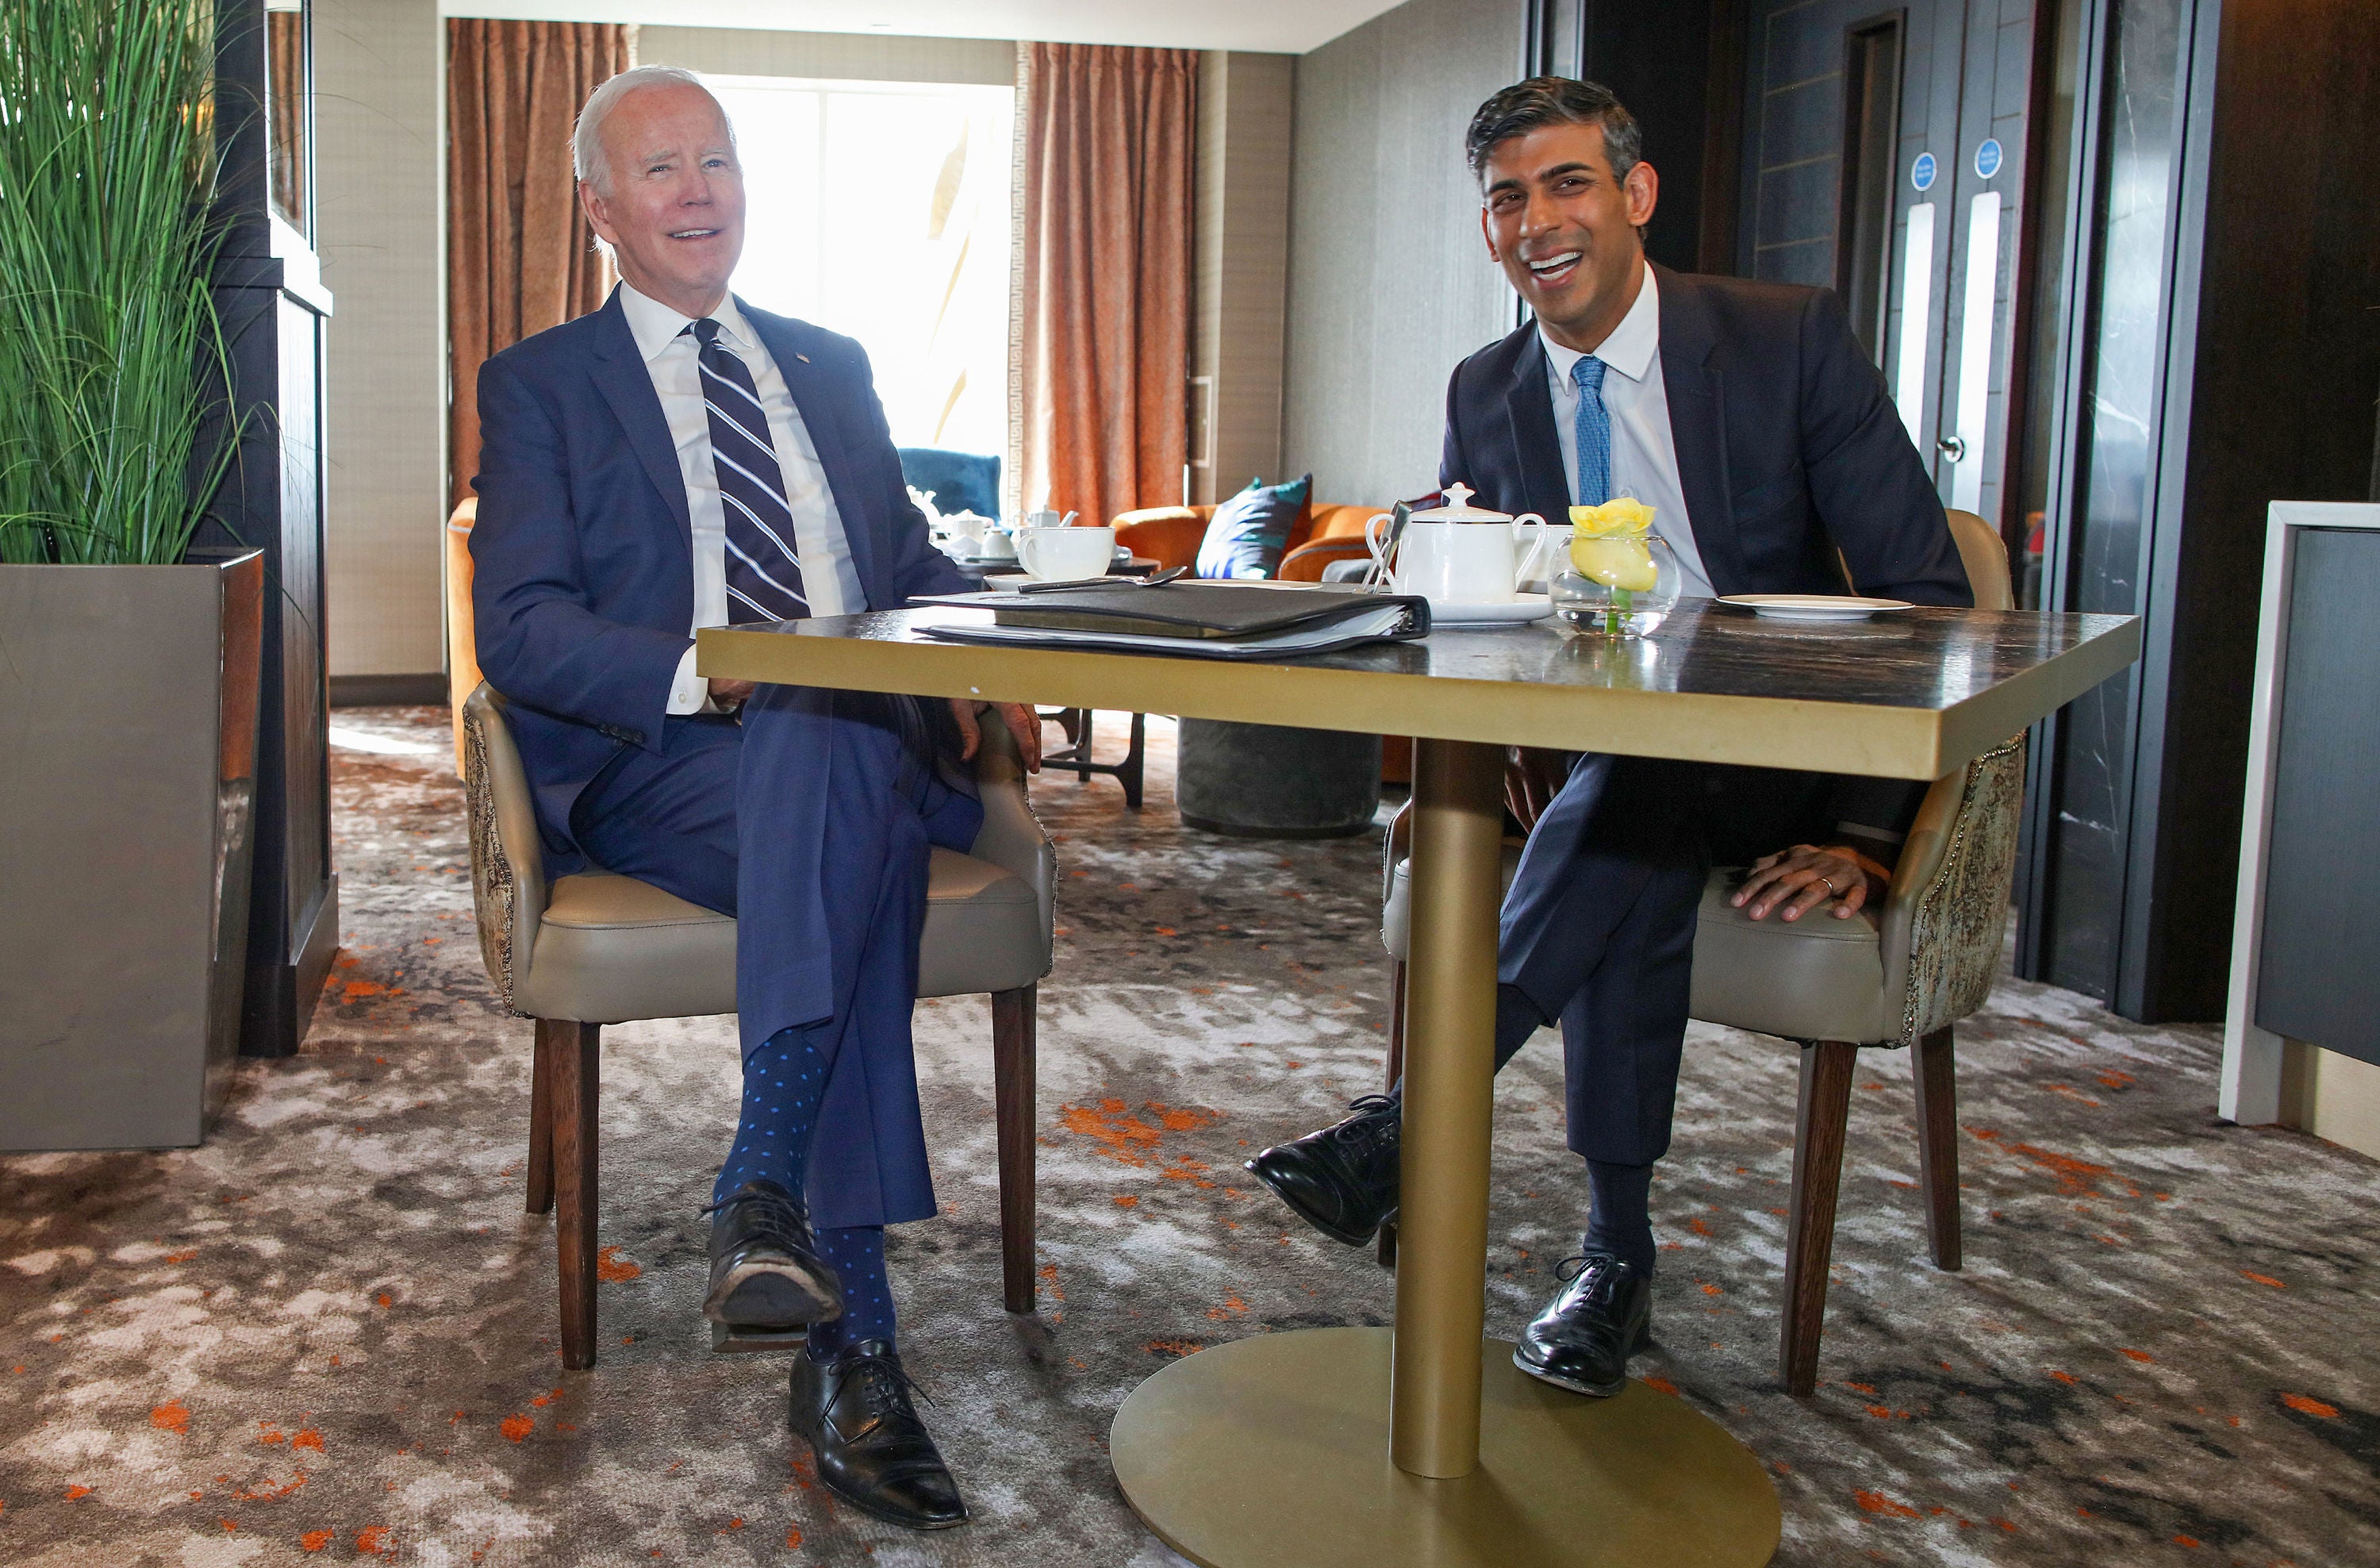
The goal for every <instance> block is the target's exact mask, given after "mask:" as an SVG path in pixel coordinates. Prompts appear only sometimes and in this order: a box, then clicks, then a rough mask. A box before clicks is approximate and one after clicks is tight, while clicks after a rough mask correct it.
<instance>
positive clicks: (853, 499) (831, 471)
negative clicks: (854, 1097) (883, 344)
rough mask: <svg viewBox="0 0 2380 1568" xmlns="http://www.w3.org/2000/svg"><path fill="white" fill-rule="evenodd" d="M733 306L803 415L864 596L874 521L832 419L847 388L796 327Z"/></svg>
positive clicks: (870, 574) (872, 562)
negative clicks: (815, 360) (806, 346)
mask: <svg viewBox="0 0 2380 1568" xmlns="http://www.w3.org/2000/svg"><path fill="white" fill-rule="evenodd" d="M735 307H736V309H737V310H741V311H743V312H744V319H745V321H747V322H749V323H751V327H752V331H753V333H754V334H756V335H757V336H759V339H760V344H761V346H763V347H765V348H766V349H768V351H769V358H770V359H774V360H775V361H776V362H777V373H778V374H779V375H781V376H783V377H784V378H785V390H786V391H787V392H789V393H791V394H792V395H793V398H794V407H795V408H797V409H799V410H800V411H801V416H802V425H803V428H805V429H806V430H807V431H808V432H809V437H810V448H811V450H813V451H815V452H816V453H817V454H818V459H819V467H820V468H823V469H825V470H826V485H827V489H828V490H830V491H832V492H833V494H834V509H835V512H836V514H837V515H838V516H840V517H842V519H843V540H844V548H846V549H848V550H849V551H850V552H851V565H852V570H853V571H855V572H856V573H857V574H858V577H859V582H860V587H861V589H862V590H863V591H868V585H869V584H871V583H873V582H874V581H875V567H876V541H875V527H876V519H875V517H873V516H872V515H871V513H870V512H869V510H868V496H867V494H866V492H864V491H862V490H861V488H860V485H859V480H858V476H857V474H856V472H855V471H854V470H853V468H852V466H851V450H850V448H849V447H847V446H845V445H844V440H843V429H842V426H841V425H840V424H839V423H837V421H836V419H835V412H836V407H837V405H838V404H839V403H840V402H842V401H843V399H844V397H846V396H848V395H849V394H848V389H847V388H838V387H836V386H834V385H833V384H832V383H831V382H830V381H829V379H828V377H827V375H826V373H825V372H824V371H821V370H820V369H819V367H818V366H816V365H814V364H812V363H811V362H810V360H809V359H808V357H807V355H805V354H804V353H803V352H802V349H801V340H800V336H799V334H797V333H795V330H794V325H795V323H793V322H789V321H787V320H786V319H785V318H784V317H783V316H775V315H771V314H770V313H769V312H767V311H765V310H754V309H753V308H752V307H751V306H749V305H747V304H745V303H744V301H743V300H741V299H738V300H736V301H735ZM875 597H876V596H875V594H874V593H873V592H868V599H869V601H870V602H871V603H872V602H874V600H875Z"/></svg>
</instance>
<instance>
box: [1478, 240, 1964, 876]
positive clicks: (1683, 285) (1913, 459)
mask: <svg viewBox="0 0 2380 1568" xmlns="http://www.w3.org/2000/svg"><path fill="white" fill-rule="evenodd" d="M1646 264H1647V265H1648V266H1651V267H1652V268H1653V270H1654V271H1655V272H1656V273H1658V274H1659V278H1660V282H1659V287H1660V304H1661V383H1662V387H1663V390H1664V393H1665V395H1667V397H1668V399H1669V404H1670V436H1671V438H1672V439H1673V440H1674V441H1675V442H1676V444H1677V451H1678V480H1679V488H1680V490H1681V491H1682V492H1683V493H1684V496H1685V500H1686V520H1687V523H1688V524H1689V525H1690V526H1691V527H1692V528H1693V529H1694V548H1695V549H1696V550H1697V551H1698V552H1700V553H1701V555H1702V558H1703V569H1704V570H1705V571H1706V573H1707V574H1708V575H1709V577H1710V581H1711V588H1712V590H1713V591H1715V592H1717V593H1720V594H1730V593H1840V592H1842V591H1843V590H1844V589H1845V587H1846V586H1852V587H1854V588H1855V589H1856V591H1858V592H1861V593H1869V594H1876V595H1878V596H1880V597H1884V598H1890V599H1906V600H1908V601H1910V602H1912V603H1915V604H1946V605H1961V606H1964V605H1972V604H1973V603H1974V602H1975V596H1974V591H1973V589H1971V588H1970V587H1969V586H1968V584H1967V569H1966V567H1965V566H1964V565H1961V562H1960V559H1959V547H1958V544H1957V542H1956V541H1953V540H1952V539H1951V537H1950V526H1949V521H1948V520H1947V519H1946V518H1945V517H1943V515H1942V501H1941V498H1940V496H1938V495H1937V493H1936V492H1935V490H1934V484H1933V481H1932V480H1929V479H1928V478H1927V477H1926V474H1925V465H1924V464H1923V463H1922V462H1921V461H1920V460H1919V458H1918V456H1917V449H1916V448H1915V447H1913V446H1912V445H1911V444H1910V443H1909V432H1908V429H1907V427H1906V426H1904V425H1903V424H1902V423H1901V420H1900V414H1899V413H1898V412H1897V411H1896V410H1895V409H1894V407H1893V406H1892V400H1891V398H1890V397H1889V396H1888V394H1887V392H1886V389H1885V383H1884V375H1883V373H1882V372H1881V371H1878V370H1877V369H1876V365H1875V364H1874V363H1873V362H1872V361H1871V360H1870V359H1868V357H1867V354H1866V352H1865V350H1864V349H1862V348H1861V347H1860V345H1859V340H1858V339H1857V338H1856V337H1854V336H1852V330H1851V322H1850V321H1849V320H1848V319H1847V318H1846V317H1845V316H1844V314H1843V309H1842V305H1841V302H1840V300H1838V299H1837V298H1835V295H1834V293H1833V291H1831V290H1829V289H1823V288H1803V287H1798V286H1791V285H1787V284H1774V283H1754V282H1750V281H1747V280H1744V279H1741V278H1720V277H1700V276H1692V275H1688V274H1685V273H1673V272H1671V271H1670V270H1669V269H1668V268H1667V267H1663V266H1660V265H1658V263H1651V262H1648V263H1646ZM1458 480H1459V481H1461V482H1463V483H1464V484H1467V485H1469V486H1470V487H1471V488H1472V490H1473V491H1475V492H1476V493H1477V495H1478V497H1479V502H1480V504H1483V505H1486V506H1489V507H1492V508H1494V509H1495V510H1497V511H1500V512H1512V513H1521V512H1535V513H1537V514H1538V515H1539V516H1541V517H1547V518H1548V519H1551V520H1553V521H1555V522H1557V523H1559V522H1560V520H1561V519H1562V518H1564V517H1568V516H1569V508H1570V505H1571V497H1570V486H1569V481H1568V480H1567V478H1566V477H1565V476H1564V474H1563V472H1562V460H1561V443H1560V437H1559V436H1558V435H1556V433H1555V432H1554V404H1553V393H1552V391H1551V389H1550V388H1549V387H1548V384H1547V366H1546V350H1545V345H1544V343H1543V342H1542V341H1541V340H1540V339H1539V337H1538V335H1537V327H1536V322H1531V323H1529V324H1528V325H1526V326H1524V327H1523V328H1521V329H1520V330H1519V331H1518V332H1515V333H1513V334H1512V335H1511V336H1509V337H1506V338H1504V339H1502V340H1501V341H1500V342H1498V343H1493V344H1490V345H1489V346H1487V347H1486V348H1483V349H1481V350H1480V351H1479V352H1478V353H1476V354H1474V355H1472V356H1471V358H1469V359H1465V360H1463V363H1462V364H1460V365H1458V366H1456V367H1455V371H1454V375H1453V377H1452V379H1451V381H1450V382H1449V383H1448V384H1447V389H1446V449H1445V453H1444V455H1443V456H1442V457H1441V458H1440V460H1439V485H1440V486H1441V487H1443V486H1445V485H1451V484H1453V483H1455V482H1457V481H1458ZM1838 550H1840V552H1841V563H1840V564H1839V563H1838V561H1837V558H1836V552H1837V551H1838ZM1843 565H1849V566H1850V568H1851V575H1852V583H1851V585H1846V584H1845V583H1844V581H1843V575H1842V566H1843ZM1923 796H1924V790H1923V788H1922V787H1919V786H1910V785H1902V784H1893V783H1891V782H1889V781H1885V780H1867V779H1844V780H1841V781H1840V783H1839V784H1838V785H1837V787H1836V791H1835V796H1834V801H1833V807H1834V809H1835V811H1836V812H1837V820H1843V821H1852V822H1858V823H1864V824H1866V825H1869V826H1874V827H1881V828H1886V829H1889V830H1891V831H1894V832H1900V831H1904V830H1905V829H1906V828H1907V826H1908V823H1909V820H1911V819H1912V818H1913V816H1914V815H1915V812H1916V809H1917V802H1918V800H1919V799H1921V798H1922V797H1923ZM1779 847H1780V848H1781V847H1782V845H1779Z"/></svg>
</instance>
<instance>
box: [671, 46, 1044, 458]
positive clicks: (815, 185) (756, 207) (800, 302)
mask: <svg viewBox="0 0 2380 1568" xmlns="http://www.w3.org/2000/svg"><path fill="white" fill-rule="evenodd" d="M710 88H711V90H712V91H714V92H716V93H717V94H718V96H719V100H720V102H721V103H723V104H725V105H726V107H727V113H728V115H729V116H730V117H731V118H732V119H733V120H734V121H735V139H736V146H737V150H738V152H739V153H740V155H741V158H742V161H743V164H744V188H745V193H746V200H747V218H746V224H745V241H744V261H743V264H742V265H741V266H739V267H738V268H737V269H736V273H735V285H734V286H735V292H736V294H738V295H739V296H741V297H742V298H745V299H746V300H748V301H749V302H750V303H752V304H754V305H757V306H759V307H760V308H761V309H762V310H774V311H777V312H779V313H780V314H783V315H788V316H799V317H800V318H802V319H803V320H804V321H808V322H817V323H818V324H819V325H820V326H822V327H826V328H828V329H830V330H831V331H834V332H839V333H844V334H847V335H849V336H852V337H856V338H857V339H858V340H859V341H860V343H861V344H862V345H864V346H866V348H867V349H868V359H869V360H870V361H872V363H873V364H874V367H875V371H876V390H877V395H879V396H880V397H881V398H882V399H883V400H884V413H885V418H886V419H887V420H888V421H889V422H890V423H891V424H892V441H893V444H895V445H898V446H940V447H947V448H951V449H953V450H955V451H961V452H983V453H994V454H1001V453H1005V451H1006V450H1007V446H1008V247H1009V217H1010V214H1009V205H1008V189H1009V177H1008V176H1009V158H1010V143H1009V123H1010V115H1012V113H1013V112H1014V100H1015V93H1014V90H1012V89H1010V88H1005V87H962V86H948V85H943V84H940V83H929V82H872V81H807V80H796V79H783V78H771V77H712V78H710Z"/></svg>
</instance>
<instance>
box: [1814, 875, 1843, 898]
mask: <svg viewBox="0 0 2380 1568" xmlns="http://www.w3.org/2000/svg"><path fill="white" fill-rule="evenodd" d="M1818 880H1819V881H1822V882H1825V883H1826V884H1827V896H1828V897H1829V898H1840V897H1841V896H1842V894H1841V893H1837V892H1836V891H1835V884H1834V882H1833V881H1831V880H1829V879H1828V878H1826V877H1820V878H1819V879H1818Z"/></svg>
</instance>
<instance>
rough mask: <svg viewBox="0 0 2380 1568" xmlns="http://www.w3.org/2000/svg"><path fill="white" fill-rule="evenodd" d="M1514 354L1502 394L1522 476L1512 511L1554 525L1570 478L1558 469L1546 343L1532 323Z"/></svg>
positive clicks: (1566, 503) (1560, 518)
mask: <svg viewBox="0 0 2380 1568" xmlns="http://www.w3.org/2000/svg"><path fill="white" fill-rule="evenodd" d="M1524 330H1526V331H1527V333H1528V334H1529V335H1528V341H1527V342H1526V343H1524V344H1523V345H1522V346H1521V351H1520V353H1519V354H1518V355H1516V356H1515V357H1514V359H1513V364H1512V383H1511V384H1510V386H1509V387H1508V389H1507V390H1506V393H1505V395H1504V407H1505V409H1506V411H1507V412H1508V414H1509V415H1510V417H1511V421H1512V462H1513V466H1514V468H1515V469H1516V471H1518V473H1519V474H1520V476H1521V494H1520V498H1519V504H1515V505H1513V507H1512V510H1513V511H1515V512H1524V511H1526V512H1535V513H1536V514H1537V515H1538V516H1539V517H1543V518H1545V519H1546V521H1547V522H1548V523H1550V524H1552V525H1554V526H1555V527H1557V528H1559V527H1562V526H1564V525H1565V524H1567V523H1568V521H1569V519H1570V503H1571V498H1570V480H1569V478H1568V476H1566V475H1565V474H1564V473H1563V472H1562V458H1561V437H1560V435H1559V434H1558V433H1557V432H1555V430H1554V395H1553V391H1552V389H1551V388H1550V387H1549V386H1548V385H1547V383H1546V377H1547V376H1548V374H1550V373H1551V372H1550V371H1548V368H1547V363H1546V346H1545V344H1544V343H1543V342H1541V341H1540V340H1539V339H1538V337H1537V334H1536V328H1535V327H1529V328H1526V329H1524Z"/></svg>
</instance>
